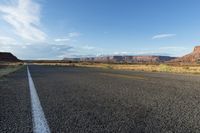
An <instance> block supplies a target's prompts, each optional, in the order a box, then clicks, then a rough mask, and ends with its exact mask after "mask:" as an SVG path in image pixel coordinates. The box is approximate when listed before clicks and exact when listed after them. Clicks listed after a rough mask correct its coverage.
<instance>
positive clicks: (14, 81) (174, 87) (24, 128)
mask: <svg viewBox="0 0 200 133" xmlns="http://www.w3.org/2000/svg"><path fill="white" fill-rule="evenodd" d="M29 70H30V73H31V75H32V79H33V82H34V84H35V88H36V91H37V94H38V97H39V100H40V103H41V106H42V109H43V112H44V115H45V118H46V120H47V123H48V126H49V128H50V131H51V132H52V133H54V132H55V133H57V132H58V133H68V132H73V133H78V132H85V133H87V132H92V133H93V132H102V133H105V132H109V133H110V132H114V133H116V132H120V133H121V132H134V133H144V132H146V133H160V132H162V133H173V132H177V133H190V132H191V133H195V132H196V133H198V132H200V76H197V75H193V76H192V75H176V74H164V73H147V72H130V71H115V70H104V69H94V68H75V67H58V66H29ZM30 99H31V97H30V90H29V83H28V77H27V70H26V67H24V68H23V69H21V70H19V71H17V72H15V73H12V74H10V75H8V76H6V77H3V78H0V132H1V133H4V132H5V133H6V132H18V133H19V132H20V133H23V132H24V133H27V132H33V131H34V130H33V124H32V123H33V122H32V121H33V118H32V117H33V116H32V114H31V113H32V107H31V100H30Z"/></svg>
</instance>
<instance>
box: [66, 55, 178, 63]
mask: <svg viewBox="0 0 200 133" xmlns="http://www.w3.org/2000/svg"><path fill="white" fill-rule="evenodd" d="M173 59H175V57H169V56H120V55H119V56H100V57H88V58H64V60H68V61H92V62H113V63H161V62H165V61H169V60H173Z"/></svg>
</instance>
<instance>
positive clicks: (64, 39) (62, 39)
mask: <svg viewBox="0 0 200 133" xmlns="http://www.w3.org/2000/svg"><path fill="white" fill-rule="evenodd" d="M70 40H71V39H70V38H57V39H54V41H55V42H67V41H70Z"/></svg>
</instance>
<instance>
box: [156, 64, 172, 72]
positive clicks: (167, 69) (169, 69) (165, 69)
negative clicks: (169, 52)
mask: <svg viewBox="0 0 200 133" xmlns="http://www.w3.org/2000/svg"><path fill="white" fill-rule="evenodd" d="M159 69H160V71H163V72H170V71H171V70H172V68H171V67H170V66H168V65H166V64H160V65H159Z"/></svg>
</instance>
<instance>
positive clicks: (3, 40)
mask: <svg viewBox="0 0 200 133" xmlns="http://www.w3.org/2000/svg"><path fill="white" fill-rule="evenodd" d="M0 44H1V45H14V44H16V40H15V39H13V38H10V37H7V36H0Z"/></svg>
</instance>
